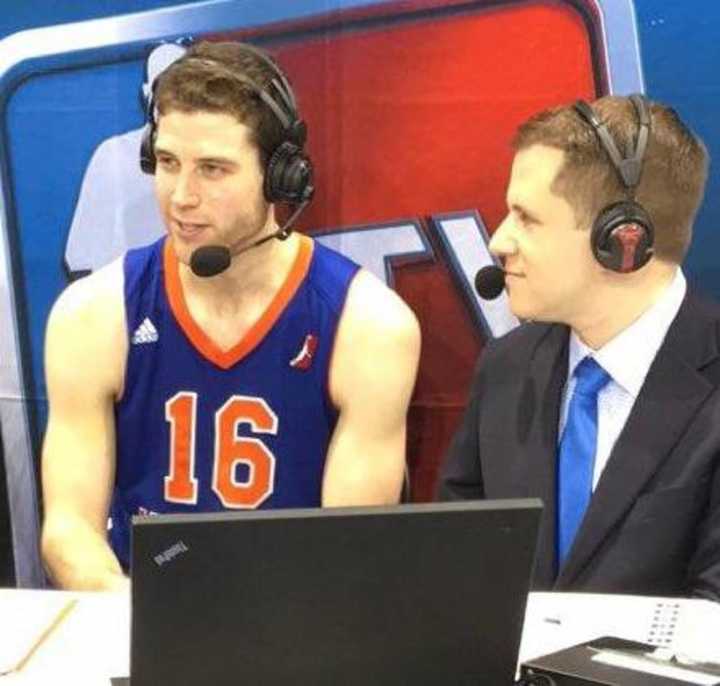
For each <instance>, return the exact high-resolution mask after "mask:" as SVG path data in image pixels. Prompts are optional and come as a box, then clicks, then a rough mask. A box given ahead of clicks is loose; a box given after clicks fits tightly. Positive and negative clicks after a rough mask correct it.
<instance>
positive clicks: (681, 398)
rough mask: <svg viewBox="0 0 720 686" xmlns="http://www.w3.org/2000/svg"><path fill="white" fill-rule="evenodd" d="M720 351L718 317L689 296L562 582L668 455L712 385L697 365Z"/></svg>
mask: <svg viewBox="0 0 720 686" xmlns="http://www.w3.org/2000/svg"><path fill="white" fill-rule="evenodd" d="M717 355H718V351H717V333H716V331H715V326H714V322H712V323H711V322H709V321H708V319H707V318H702V317H698V313H697V312H696V307H695V305H694V304H693V302H692V300H690V301H689V300H688V298H687V297H686V299H685V301H684V303H683V305H682V307H681V308H680V311H679V312H678V316H677V317H676V319H675V321H674V322H673V324H672V326H671V327H670V329H669V331H668V335H667V336H666V339H665V341H664V343H663V344H662V346H661V347H660V350H659V351H658V354H657V356H656V357H655V360H654V362H653V364H652V365H651V367H650V370H649V371H648V375H647V378H646V379H645V383H644V384H643V387H642V390H641V391H640V395H639V396H638V398H637V400H636V401H635V404H634V406H633V409H632V412H631V413H630V416H629V418H628V421H627V423H626V425H625V428H624V429H623V431H622V432H621V434H620V437H619V438H618V440H617V443H616V444H615V447H614V449H613V451H612V453H611V455H610V459H609V460H608V463H607V465H606V467H605V469H604V471H603V474H602V477H601V478H600V481H599V483H598V485H597V488H596V490H595V493H594V494H593V497H592V500H591V501H590V506H589V508H588V511H587V513H586V515H585V518H584V520H583V522H582V525H581V527H580V529H579V531H578V535H577V538H576V541H575V544H574V546H573V547H572V549H571V551H570V554H569V556H568V559H567V562H566V564H565V566H564V568H563V570H562V572H561V573H560V576H559V578H558V581H557V583H558V585H559V586H564V585H566V584H568V583H570V582H572V581H573V580H574V579H575V578H576V577H577V576H578V574H579V573H580V572H582V570H583V569H584V567H585V566H586V565H587V564H588V563H589V562H590V561H591V558H592V556H593V555H594V554H595V552H596V551H597V550H598V548H599V547H600V546H601V544H602V543H603V541H604V540H605V538H606V537H607V535H608V534H609V533H610V532H611V531H612V529H613V528H614V527H615V526H616V525H617V524H618V523H619V522H620V521H621V520H622V519H623V517H624V516H625V515H626V513H627V512H628V511H629V509H630V508H631V507H632V505H633V503H634V502H635V500H636V499H637V497H638V495H639V494H640V492H641V491H642V488H643V487H644V486H645V484H646V483H647V482H648V480H649V479H650V478H651V477H652V476H653V474H655V473H656V471H657V470H658V467H659V466H660V464H661V463H662V462H663V461H664V460H665V459H666V458H667V457H668V455H669V454H670V452H671V451H672V449H673V447H674V446H675V444H676V443H677V441H678V440H679V439H680V437H681V436H682V434H683V432H684V430H685V428H686V427H687V425H688V423H689V422H690V420H691V419H692V418H693V417H694V416H695V414H696V413H697V411H698V410H699V408H700V406H701V405H702V403H703V401H704V400H705V398H706V397H707V395H708V394H709V393H710V392H711V390H712V388H713V386H712V384H711V383H709V382H708V380H707V379H705V378H704V377H703V376H702V374H700V373H699V372H698V370H699V369H700V368H702V366H704V365H705V364H707V362H709V361H710V360H712V359H714V358H716V357H717Z"/></svg>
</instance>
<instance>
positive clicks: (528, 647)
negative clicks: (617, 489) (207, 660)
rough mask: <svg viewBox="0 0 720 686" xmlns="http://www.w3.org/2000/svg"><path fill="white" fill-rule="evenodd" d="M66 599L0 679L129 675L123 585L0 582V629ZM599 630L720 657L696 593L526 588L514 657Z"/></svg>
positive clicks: (90, 685)
mask: <svg viewBox="0 0 720 686" xmlns="http://www.w3.org/2000/svg"><path fill="white" fill-rule="evenodd" d="M72 600H76V601H77V603H76V604H75V606H74V607H73V608H72V610H71V611H70V612H69V613H67V615H66V616H65V617H64V618H63V619H62V621H61V622H60V623H59V624H58V625H57V626H56V627H55V628H54V629H53V631H52V632H50V634H49V635H48V636H47V637H46V639H45V640H44V641H43V642H42V643H41V644H40V645H39V646H38V648H37V649H36V651H35V652H34V653H33V655H32V657H31V659H30V660H28V661H27V663H26V664H25V665H24V666H23V668H22V669H21V670H20V671H19V672H15V673H11V674H8V675H6V676H2V677H0V686H28V685H31V684H32V685H33V686H35V685H40V684H42V686H53V685H54V684H58V685H64V684H69V683H72V684H73V686H110V677H111V676H127V675H128V673H129V664H130V599H129V596H128V595H127V594H125V593H72V592H65V591H30V590H15V589H0V635H1V636H12V634H13V632H18V634H20V633H21V632H24V631H25V632H26V633H27V630H28V629H29V630H30V631H31V632H32V624H33V623H35V625H37V623H38V621H39V620H41V619H42V617H43V610H44V609H45V610H47V608H48V607H50V609H51V610H52V609H53V607H54V608H59V607H61V606H62V605H63V604H64V602H65V601H68V602H69V601H72ZM663 613H665V615H663ZM45 615H48V612H47V611H46V612H45ZM678 615H679V616H680V620H678ZM48 616H49V615H48ZM683 616H684V618H683ZM658 618H660V619H658ZM663 618H664V619H663ZM671 620H672V621H671ZM658 621H660V623H661V624H662V622H663V621H665V624H666V625H667V626H670V625H671V623H672V625H673V626H674V627H675V629H677V631H675V632H674V633H675V635H674V636H670V635H669V633H667V634H666V632H665V631H662V632H658V631H657V624H658ZM654 625H655V627H656V628H653V626H654ZM35 631H37V630H35ZM602 635H614V636H619V637H621V638H627V639H631V640H640V641H647V642H652V643H655V644H657V645H663V644H667V645H670V644H671V643H673V642H677V641H678V639H679V640H680V642H681V643H682V641H684V642H685V645H684V646H683V645H680V648H684V649H687V645H688V644H689V643H691V644H692V646H693V647H694V649H695V650H700V651H701V652H702V654H703V655H704V656H705V657H708V658H710V657H713V658H715V659H717V660H719V661H720V645H716V644H720V642H718V641H717V636H718V635H720V605H716V604H714V603H710V602H709V601H702V600H677V599H661V598H650V597H639V596H603V595H595V594H573V593H531V594H530V597H529V599H528V606H527V612H526V615H525V624H524V628H523V636H522V645H521V648H520V662H523V661H526V660H528V659H530V658H533V657H537V656H539V655H544V654H546V653H549V652H553V651H555V650H559V649H561V648H564V647H567V646H570V645H573V644H575V643H580V642H582V641H586V640H589V639H591V638H595V637H597V636H602ZM711 637H714V638H711Z"/></svg>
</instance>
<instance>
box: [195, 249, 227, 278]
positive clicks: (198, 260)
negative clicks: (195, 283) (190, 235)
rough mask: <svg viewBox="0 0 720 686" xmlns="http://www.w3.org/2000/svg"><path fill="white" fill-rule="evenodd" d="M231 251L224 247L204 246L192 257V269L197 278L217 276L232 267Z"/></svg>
mask: <svg viewBox="0 0 720 686" xmlns="http://www.w3.org/2000/svg"><path fill="white" fill-rule="evenodd" d="M230 261H231V256H230V250H229V249H228V248H227V247H226V246H224V245H203V246H202V247H200V248H198V249H197V250H195V251H193V254H192V255H191V256H190V269H192V272H193V274H195V276H204V277H208V276H215V275H217V274H220V273H221V272H224V271H225V270H226V269H227V268H228V267H229V266H230Z"/></svg>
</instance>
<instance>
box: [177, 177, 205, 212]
mask: <svg viewBox="0 0 720 686" xmlns="http://www.w3.org/2000/svg"><path fill="white" fill-rule="evenodd" d="M170 198H171V200H172V202H173V204H174V205H176V206H177V207H196V206H197V205H199V204H200V191H199V189H198V187H197V179H195V178H194V177H193V174H192V172H191V171H188V172H181V173H179V174H177V175H176V176H175V184H174V186H173V188H172V193H171V196H170Z"/></svg>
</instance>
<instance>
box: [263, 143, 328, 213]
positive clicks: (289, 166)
mask: <svg viewBox="0 0 720 686" xmlns="http://www.w3.org/2000/svg"><path fill="white" fill-rule="evenodd" d="M264 192H265V198H266V199H267V201H268V202H289V203H295V204H300V203H304V202H309V201H310V200H311V199H312V196H313V193H314V192H315V187H314V185H313V167H312V163H311V162H310V159H309V158H308V157H307V155H305V154H304V153H303V151H302V149H301V148H299V147H298V146H297V145H295V144H294V143H291V142H290V141H285V142H283V143H282V144H281V145H279V146H278V147H277V148H276V149H275V151H274V152H273V154H272V155H271V156H270V159H269V160H268V163H267V168H266V169H265V182H264Z"/></svg>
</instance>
